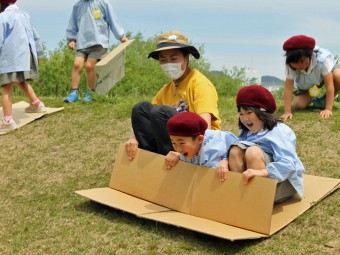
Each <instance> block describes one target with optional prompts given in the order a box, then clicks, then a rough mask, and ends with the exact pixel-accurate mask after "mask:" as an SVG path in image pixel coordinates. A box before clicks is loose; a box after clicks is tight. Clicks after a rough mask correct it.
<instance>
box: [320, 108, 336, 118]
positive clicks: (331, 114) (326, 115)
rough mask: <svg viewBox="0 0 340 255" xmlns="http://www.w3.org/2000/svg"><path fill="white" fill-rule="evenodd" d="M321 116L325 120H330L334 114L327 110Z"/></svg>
mask: <svg viewBox="0 0 340 255" xmlns="http://www.w3.org/2000/svg"><path fill="white" fill-rule="evenodd" d="M320 116H321V117H323V118H329V117H331V116H333V113H332V111H331V110H328V109H325V110H323V111H321V112H320Z"/></svg>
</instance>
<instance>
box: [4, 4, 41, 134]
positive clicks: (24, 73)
mask: <svg viewBox="0 0 340 255" xmlns="http://www.w3.org/2000/svg"><path fill="white" fill-rule="evenodd" d="M15 2H16V0H0V4H1V10H2V12H1V14H0V86H1V94H2V109H3V113H4V117H3V118H2V121H1V122H0V132H7V131H10V130H13V129H16V128H17V125H16V123H15V121H14V120H13V117H12V91H13V87H14V85H17V86H18V87H19V88H20V89H22V91H23V92H24V93H25V94H26V96H27V97H28V98H29V99H30V101H31V103H30V105H29V106H28V107H27V108H26V109H25V112H27V113H34V112H45V111H46V108H45V106H44V104H43V103H42V102H41V101H40V100H39V99H38V98H37V96H36V94H35V92H34V90H33V88H32V87H31V85H30V84H28V83H27V81H29V80H34V79H36V78H38V59H39V58H41V57H43V55H44V52H43V48H42V44H41V42H40V38H39V35H38V34H37V32H36V30H35V29H34V27H33V26H32V25H31V18H30V17H29V15H28V14H27V13H26V12H24V11H22V10H20V9H19V7H18V6H17V5H16V4H15ZM5 7H6V8H5Z"/></svg>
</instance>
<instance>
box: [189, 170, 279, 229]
mask: <svg viewBox="0 0 340 255" xmlns="http://www.w3.org/2000/svg"><path fill="white" fill-rule="evenodd" d="M276 184H277V182H276V181H274V180H271V179H267V178H261V177H255V178H253V179H252V180H251V181H250V182H249V183H248V184H247V185H245V184H243V182H242V174H240V173H233V172H229V173H228V176H227V179H226V180H225V181H224V182H220V180H219V179H218V178H217V176H216V171H215V170H214V169H208V168H204V167H198V171H197V179H196V181H195V186H194V194H193V201H192V208H191V214H192V215H194V216H198V217H201V218H206V219H210V220H213V221H217V222H221V223H225V224H229V225H233V226H237V227H241V228H244V229H248V230H253V231H256V232H259V233H263V234H269V232H270V224H271V215H272V211H273V204H274V196H275V190H276Z"/></svg>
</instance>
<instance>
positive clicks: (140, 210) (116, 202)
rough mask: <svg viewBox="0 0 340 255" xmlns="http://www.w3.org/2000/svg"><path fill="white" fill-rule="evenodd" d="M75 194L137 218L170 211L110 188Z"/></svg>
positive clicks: (80, 191)
mask: <svg viewBox="0 0 340 255" xmlns="http://www.w3.org/2000/svg"><path fill="white" fill-rule="evenodd" d="M76 193H77V194H79V195H81V196H83V197H86V198H88V199H91V200H93V201H96V202H98V203H100V204H103V205H108V206H110V207H112V208H116V209H119V210H123V211H126V212H129V213H132V214H135V215H137V216H139V215H142V214H149V213H157V212H166V211H170V209H169V208H165V207H163V206H159V205H156V204H154V203H150V202H148V201H145V200H142V199H140V198H137V197H133V196H130V195H127V194H125V193H122V192H119V191H117V190H114V189H110V188H96V189H88V190H78V191H76Z"/></svg>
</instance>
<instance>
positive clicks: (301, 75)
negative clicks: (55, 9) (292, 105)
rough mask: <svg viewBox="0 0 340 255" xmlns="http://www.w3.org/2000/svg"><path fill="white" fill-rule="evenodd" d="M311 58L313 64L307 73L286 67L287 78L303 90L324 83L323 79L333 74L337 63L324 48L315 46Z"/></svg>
mask: <svg viewBox="0 0 340 255" xmlns="http://www.w3.org/2000/svg"><path fill="white" fill-rule="evenodd" d="M314 50H318V53H315V52H313V54H312V57H311V63H310V65H309V67H308V69H307V71H299V70H293V69H292V68H291V67H290V66H289V65H286V78H287V79H290V80H295V84H296V86H297V87H298V88H299V89H301V90H308V89H310V88H311V87H313V86H314V85H316V84H319V83H320V82H322V81H323V77H324V76H326V75H327V74H329V73H330V72H332V69H333V67H334V66H335V64H336V62H335V59H334V56H333V55H332V53H331V52H330V51H329V50H327V49H323V48H319V47H318V46H315V48H314Z"/></svg>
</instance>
